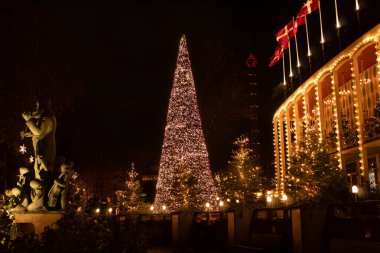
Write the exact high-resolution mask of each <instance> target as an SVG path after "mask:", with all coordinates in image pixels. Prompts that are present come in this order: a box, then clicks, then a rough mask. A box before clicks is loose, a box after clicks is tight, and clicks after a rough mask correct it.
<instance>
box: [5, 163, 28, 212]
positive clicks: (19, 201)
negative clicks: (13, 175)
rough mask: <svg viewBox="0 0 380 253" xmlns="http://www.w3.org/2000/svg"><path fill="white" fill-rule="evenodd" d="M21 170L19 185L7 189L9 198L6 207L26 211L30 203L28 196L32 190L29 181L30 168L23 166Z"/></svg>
mask: <svg viewBox="0 0 380 253" xmlns="http://www.w3.org/2000/svg"><path fill="white" fill-rule="evenodd" d="M19 171H20V175H18V177H19V180H18V181H17V187H15V188H12V189H7V190H5V195H6V196H7V197H8V198H9V200H8V204H7V205H5V206H4V208H5V209H9V210H12V211H24V210H25V209H26V207H27V206H28V204H29V203H30V199H29V196H28V193H29V191H30V188H29V182H30V180H31V177H30V173H29V169H28V168H25V167H21V168H20V169H19ZM16 206H17V208H16ZM15 208H16V209H15Z"/></svg>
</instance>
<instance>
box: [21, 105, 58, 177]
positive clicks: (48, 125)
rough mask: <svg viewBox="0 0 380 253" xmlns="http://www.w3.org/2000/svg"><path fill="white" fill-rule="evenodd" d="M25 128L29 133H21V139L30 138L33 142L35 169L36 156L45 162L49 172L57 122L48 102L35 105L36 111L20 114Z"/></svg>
mask: <svg viewBox="0 0 380 253" xmlns="http://www.w3.org/2000/svg"><path fill="white" fill-rule="evenodd" d="M22 117H23V118H24V120H25V122H26V126H27V128H28V129H29V131H30V132H21V137H22V138H23V137H30V138H32V142H33V149H34V157H35V168H36V167H37V166H38V165H36V164H37V159H36V158H37V156H39V157H40V159H43V160H44V161H45V164H46V166H47V168H48V170H49V171H51V170H53V166H54V160H55V155H56V146H55V130H56V126H57V121H56V118H55V115H54V113H53V111H52V109H51V105H50V103H49V102H47V103H45V104H40V103H39V102H37V103H36V110H35V111H34V112H31V113H22Z"/></svg>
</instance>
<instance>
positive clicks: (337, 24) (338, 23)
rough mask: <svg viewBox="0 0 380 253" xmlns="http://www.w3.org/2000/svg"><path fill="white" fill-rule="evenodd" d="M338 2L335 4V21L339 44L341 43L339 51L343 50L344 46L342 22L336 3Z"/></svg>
mask: <svg viewBox="0 0 380 253" xmlns="http://www.w3.org/2000/svg"><path fill="white" fill-rule="evenodd" d="M336 1H337V0H334V3H335V19H336V31H337V33H338V42H339V51H341V50H342V44H341V42H340V27H341V25H340V22H339V15H338V4H337V2H336Z"/></svg>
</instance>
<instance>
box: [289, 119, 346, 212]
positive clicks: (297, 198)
mask: <svg viewBox="0 0 380 253" xmlns="http://www.w3.org/2000/svg"><path fill="white" fill-rule="evenodd" d="M304 130H305V131H304V134H303V136H302V138H301V140H298V141H297V142H296V147H295V152H294V153H293V155H291V157H290V163H289V165H290V166H289V170H288V173H287V175H286V187H285V188H286V189H285V191H286V193H287V194H289V195H290V196H292V197H293V200H294V202H295V204H298V205H309V206H313V205H321V204H322V205H323V204H327V203H332V202H336V201H338V200H339V199H341V198H343V197H344V196H347V195H345V194H347V193H348V187H347V182H346V178H345V174H344V173H343V171H342V170H341V169H340V168H339V162H338V159H337V157H336V155H334V154H330V153H329V152H328V150H331V149H330V148H329V145H328V144H327V142H325V141H321V140H320V138H319V131H318V129H317V128H316V124H311V125H309V126H307V125H305V129H304Z"/></svg>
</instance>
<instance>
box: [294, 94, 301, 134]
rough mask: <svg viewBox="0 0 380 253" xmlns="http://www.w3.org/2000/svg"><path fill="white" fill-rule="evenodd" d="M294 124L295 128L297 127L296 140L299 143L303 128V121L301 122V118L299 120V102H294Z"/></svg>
mask: <svg viewBox="0 0 380 253" xmlns="http://www.w3.org/2000/svg"><path fill="white" fill-rule="evenodd" d="M293 105H294V124H295V127H296V140H297V141H299V140H301V127H300V124H301V122H302V121H300V118H299V115H300V114H299V113H300V112H299V109H298V100H296V101H295V102H294V104H293Z"/></svg>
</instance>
